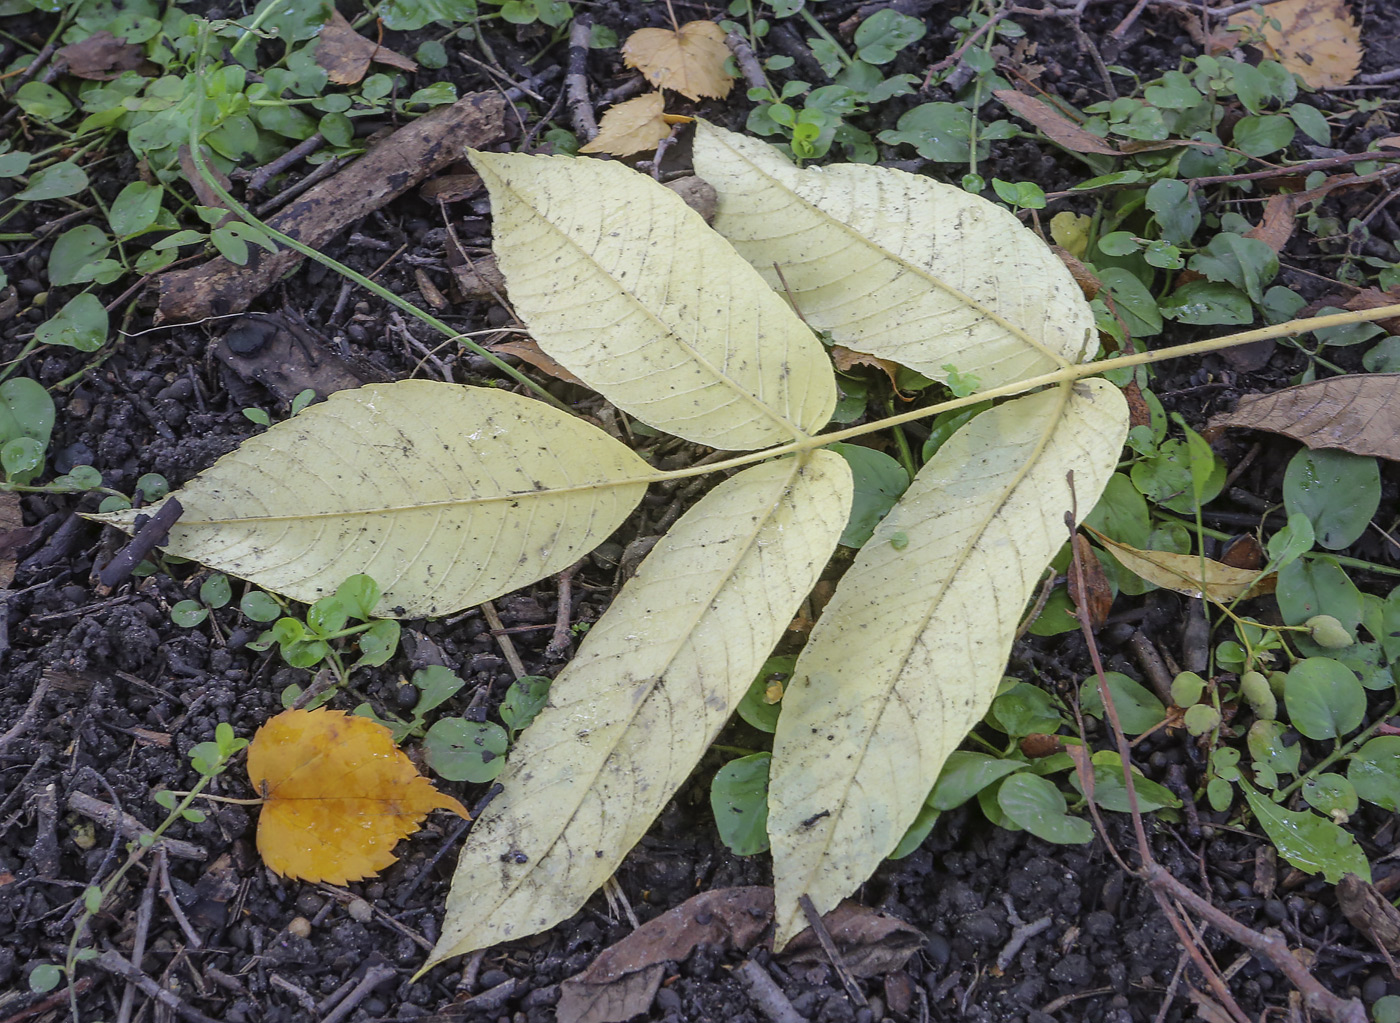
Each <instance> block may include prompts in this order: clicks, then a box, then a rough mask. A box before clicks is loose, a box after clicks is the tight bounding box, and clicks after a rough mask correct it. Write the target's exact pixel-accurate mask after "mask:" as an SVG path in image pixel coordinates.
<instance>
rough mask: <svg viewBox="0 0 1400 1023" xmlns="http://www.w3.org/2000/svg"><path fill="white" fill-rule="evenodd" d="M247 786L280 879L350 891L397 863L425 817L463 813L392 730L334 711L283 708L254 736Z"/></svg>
mask: <svg viewBox="0 0 1400 1023" xmlns="http://www.w3.org/2000/svg"><path fill="white" fill-rule="evenodd" d="M248 779H249V781H251V782H252V783H253V788H254V789H256V790H258V791H259V792H261V793H262V794H263V795H264V796H265V797H266V800H267V802H265V803H264V804H263V808H262V814H261V815H260V816H259V818H258V853H259V854H260V855H261V856H262V858H263V862H264V863H266V864H267V865H268V866H269V867H271V868H272V869H273V870H274V871H276V872H277V873H278V874H280V875H281V876H283V877H291V878H300V879H302V880H304V881H325V882H328V883H329V884H346V883H348V882H350V881H359V880H361V879H362V878H366V877H370V876H372V875H374V874H376V873H378V872H379V871H381V870H383V869H384V868H385V867H387V866H389V864H391V863H393V862H394V861H395V860H396V859H397V857H395V856H394V846H396V845H398V843H399V840H400V839H402V838H406V837H407V836H409V835H411V834H413V833H414V832H415V831H417V830H418V828H419V827H420V826H421V825H422V822H423V818H424V817H426V816H427V815H428V811H429V810H451V811H452V812H453V813H455V814H457V815H459V816H461V817H465V818H468V819H470V816H471V815H470V814H468V813H467V808H466V807H465V806H463V805H462V804H461V803H459V802H458V801H457V800H455V799H453V798H452V797H451V796H447V795H443V794H442V793H441V792H439V791H438V790H437V789H435V788H433V786H432V783H431V782H429V781H428V779H426V778H424V777H423V776H422V775H420V774H419V773H418V771H417V769H416V768H414V766H413V763H412V761H410V760H409V759H408V757H407V756H406V755H405V754H404V753H403V752H402V751H401V750H400V749H399V748H398V747H397V746H395V745H394V740H393V736H392V735H391V733H390V732H389V729H387V728H385V727H384V726H383V725H381V724H378V723H377V722H374V721H371V720H369V719H368V718H362V717H356V716H354V715H351V714H346V713H345V712H344V711H339V710H326V709H324V708H321V709H318V710H289V711H284V712H283V713H281V714H278V715H277V716H276V717H274V718H272V719H270V720H269V721H268V722H267V723H266V724H265V725H263V726H262V727H261V728H259V729H258V733H257V735H255V736H253V741H252V742H251V743H250V744H249V746H248Z"/></svg>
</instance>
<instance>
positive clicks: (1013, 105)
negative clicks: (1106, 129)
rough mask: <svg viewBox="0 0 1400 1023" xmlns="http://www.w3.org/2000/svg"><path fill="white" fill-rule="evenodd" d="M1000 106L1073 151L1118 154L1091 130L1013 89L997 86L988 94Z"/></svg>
mask: <svg viewBox="0 0 1400 1023" xmlns="http://www.w3.org/2000/svg"><path fill="white" fill-rule="evenodd" d="M992 95H993V96H995V97H996V98H997V99H999V100H1001V105H1002V106H1004V107H1006V109H1007V110H1010V111H1011V112H1012V113H1013V114H1015V115H1016V116H1018V117H1021V118H1023V119H1025V120H1027V121H1030V122H1031V124H1033V125H1035V126H1036V127H1037V128H1039V129H1040V130H1041V131H1042V132H1043V133H1044V134H1045V137H1046V138H1048V139H1049V140H1050V141H1051V142H1055V143H1058V144H1059V145H1062V146H1064V147H1065V148H1066V149H1068V150H1070V151H1071V152H1075V153H1097V154H1099V155H1101V156H1121V155H1122V154H1121V153H1119V152H1118V150H1116V149H1114V148H1113V147H1112V146H1110V145H1109V144H1108V143H1107V142H1105V141H1104V140H1103V139H1101V138H1099V137H1098V136H1097V135H1095V134H1094V133H1093V132H1089V131H1085V130H1084V129H1083V128H1081V127H1080V126H1079V125H1077V124H1075V123H1074V122H1073V121H1071V120H1070V119H1069V118H1068V117H1066V116H1065V115H1064V114H1062V113H1060V112H1059V111H1058V110H1056V109H1055V108H1054V107H1052V106H1050V104H1048V103H1042V102H1041V101H1040V100H1038V99H1036V98H1035V97H1034V96H1027V95H1025V94H1024V93H1020V92H1017V91H1016V90H1015V89H997V90H996V91H994V92H993V93H992Z"/></svg>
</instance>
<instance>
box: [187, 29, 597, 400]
mask: <svg viewBox="0 0 1400 1023" xmlns="http://www.w3.org/2000/svg"><path fill="white" fill-rule="evenodd" d="M268 9H269V10H270V9H271V7H269V8H268ZM243 38H246V36H245V37H243ZM241 41H242V40H241V39H240V42H241ZM207 44H208V26H207V25H206V26H202V27H201V29H200V44H199V45H200V55H199V58H198V62H197V63H198V66H199V67H201V68H202V67H203V66H204V49H205V47H206V46H207ZM203 114H204V90H203V89H202V88H200V89H197V90H196V92H195V108H194V117H193V118H192V119H191V123H190V134H189V150H190V159H191V160H192V161H193V162H194V165H195V169H196V171H197V172H198V173H199V176H200V177H201V178H202V179H203V180H204V183H205V184H207V185H208V186H209V189H210V190H211V191H212V192H213V193H214V194H215V195H217V196H218V197H219V199H220V200H221V201H222V202H223V203H224V205H225V206H227V207H228V208H229V209H230V210H232V211H233V212H234V213H236V214H237V215H238V216H239V217H241V218H242V219H243V221H244V222H245V223H248V224H250V225H252V226H254V227H256V228H258V229H259V230H260V231H262V232H263V233H264V234H266V235H267V236H268V237H269V238H272V239H274V240H275V241H277V242H280V243H281V244H282V245H285V246H286V247H287V248H289V249H292V250H294V251H296V252H299V253H301V254H302V255H303V256H305V257H306V258H308V259H313V260H315V261H316V262H318V263H320V264H321V265H322V266H326V267H329V268H330V269H332V270H334V271H335V272H336V273H338V274H340V275H341V276H342V277H345V278H347V279H348V280H351V281H354V282H355V283H356V284H358V285H359V286H360V287H362V288H364V289H366V290H367V291H369V292H371V293H373V294H375V295H378V296H379V297H380V298H382V299H384V301H386V302H388V303H390V304H391V305H394V306H397V307H398V308H399V309H401V310H403V311H404V312H406V313H408V314H409V315H410V316H412V317H414V318H415V319H418V320H420V321H422V322H423V323H426V324H427V325H428V326H430V327H432V328H433V329H434V330H436V331H438V332H439V333H440V334H442V335H443V336H444V337H447V338H449V339H451V340H454V341H456V342H457V343H458V344H461V345H462V346H463V347H465V348H466V349H467V350H468V351H471V352H472V353H474V354H476V355H480V356H481V357H482V358H484V359H486V360H487V361H488V362H490V363H491V364H492V365H493V366H495V367H496V368H497V369H499V370H500V371H501V372H502V373H504V374H505V375H506V376H508V377H510V378H511V379H513V380H515V381H516V382H517V383H520V384H523V385H524V386H525V387H528V388H529V389H530V390H531V391H533V392H535V394H537V395H539V397H541V398H543V399H544V400H545V401H547V402H548V403H549V404H551V405H553V406H554V407H555V408H557V409H561V410H563V411H565V412H568V413H570V414H572V413H573V410H572V409H571V408H569V407H568V406H567V405H565V404H564V403H563V402H562V401H560V400H559V399H558V398H556V397H555V396H554V395H552V394H550V393H549V391H547V390H545V388H544V387H543V386H541V385H540V384H537V383H535V381H533V380H531V379H530V378H529V377H527V376H526V375H525V374H524V373H522V372H520V371H519V370H518V369H516V368H515V367H514V366H511V365H508V364H507V363H505V362H503V361H502V360H501V359H500V357H499V356H497V355H496V354H495V353H493V352H491V351H488V350H487V349H485V348H483V347H482V346H481V345H479V344H477V343H476V342H475V341H472V340H470V339H469V338H467V337H466V336H465V335H464V334H463V333H462V332H461V331H459V330H453V329H452V328H451V327H450V326H448V325H447V324H446V323H444V322H443V321H442V320H439V319H438V318H437V317H436V316H432V315H430V314H429V313H426V312H424V311H423V310H422V309H419V308H418V307H417V306H416V305H414V304H413V303H412V302H410V301H408V300H407V299H405V298H400V297H399V296H398V295H395V294H394V293H393V292H392V291H390V290H389V289H388V288H386V287H384V286H383V285H382V284H376V283H375V282H374V281H372V280H370V279H369V278H368V277H366V276H365V275H364V274H361V273H358V272H357V271H355V270H352V269H350V268H349V267H348V266H346V265H345V264H344V263H341V262H339V261H338V260H334V259H332V258H331V257H330V256H327V255H325V254H324V253H321V252H318V251H317V250H315V249H313V248H312V247H311V246H309V245H305V244H303V243H301V242H299V241H297V240H296V239H295V238H293V237H291V236H290V235H287V234H283V233H282V232H281V231H279V230H277V229H276V228H275V227H272V226H270V225H269V224H267V223H266V222H264V221H262V220H259V219H258V218H257V217H256V216H254V215H253V213H252V212H251V211H250V210H248V209H247V208H246V207H244V206H243V204H242V203H240V202H239V201H238V200H237V199H235V198H234V197H233V196H232V195H230V194H229V192H228V189H226V188H224V186H223V185H221V184H220V183H219V182H218V180H216V179H215V177H214V175H213V174H211V173H210V172H209V167H208V165H207V164H206V163H205V162H204V152H203V150H202V148H201V147H200V144H199V124H200V123H201V118H202V117H203Z"/></svg>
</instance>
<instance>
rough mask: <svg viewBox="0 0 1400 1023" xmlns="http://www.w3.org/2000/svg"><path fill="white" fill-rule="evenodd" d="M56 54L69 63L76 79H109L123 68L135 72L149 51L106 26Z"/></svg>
mask: <svg viewBox="0 0 1400 1023" xmlns="http://www.w3.org/2000/svg"><path fill="white" fill-rule="evenodd" d="M54 57H55V58H56V59H57V60H58V61H62V62H63V63H65V64H67V65H68V73H69V74H70V75H72V76H73V77H74V78H86V79H89V80H90V81H96V82H106V81H110V80H111V79H113V78H116V77H117V76H119V75H120V74H121V73H122V72H123V71H135V70H136V69H137V68H139V67H140V66H141V65H142V64H143V63H145V60H146V51H145V49H144V48H143V47H140V46H137V45H136V44H134V43H128V42H126V41H125V40H123V39H118V38H117V37H116V36H114V35H112V33H110V32H108V31H107V30H106V29H105V28H104V29H103V30H102V31H101V32H94V33H93V34H92V35H90V36H88V37H87V38H86V39H84V40H82V41H81V42H76V43H70V44H69V45H68V46H65V47H63V48H62V49H60V50H59V51H58V52H57V53H55V54H54Z"/></svg>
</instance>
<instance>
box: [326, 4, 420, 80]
mask: <svg viewBox="0 0 1400 1023" xmlns="http://www.w3.org/2000/svg"><path fill="white" fill-rule="evenodd" d="M371 61H373V62H375V63H378V64H387V65H389V66H390V67H396V68H398V69H399V70H401V71H417V70H418V64H417V62H416V61H413V60H410V59H409V58H408V57H405V56H404V55H403V54H401V53H396V52H395V51H393V50H391V49H389V48H388V47H386V46H380V45H379V44H378V43H374V42H371V41H370V40H368V39H366V38H365V37H364V36H362V35H360V33H358V32H356V31H355V29H354V26H352V25H351V24H350V22H348V21H346V20H345V16H344V15H343V14H341V13H340V12H339V11H337V10H335V8H331V20H330V21H328V22H326V23H325V24H324V25H322V26H321V34H320V36H319V37H318V38H317V41H316V63H317V64H319V65H321V67H323V68H325V69H326V77H327V78H329V79H330V80H331V81H332V82H334V83H335V84H336V85H354V84H355V83H356V82H358V81H359V80H360V79H362V78H364V76H365V73H366V72H367V71H369V65H370V62H371Z"/></svg>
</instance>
